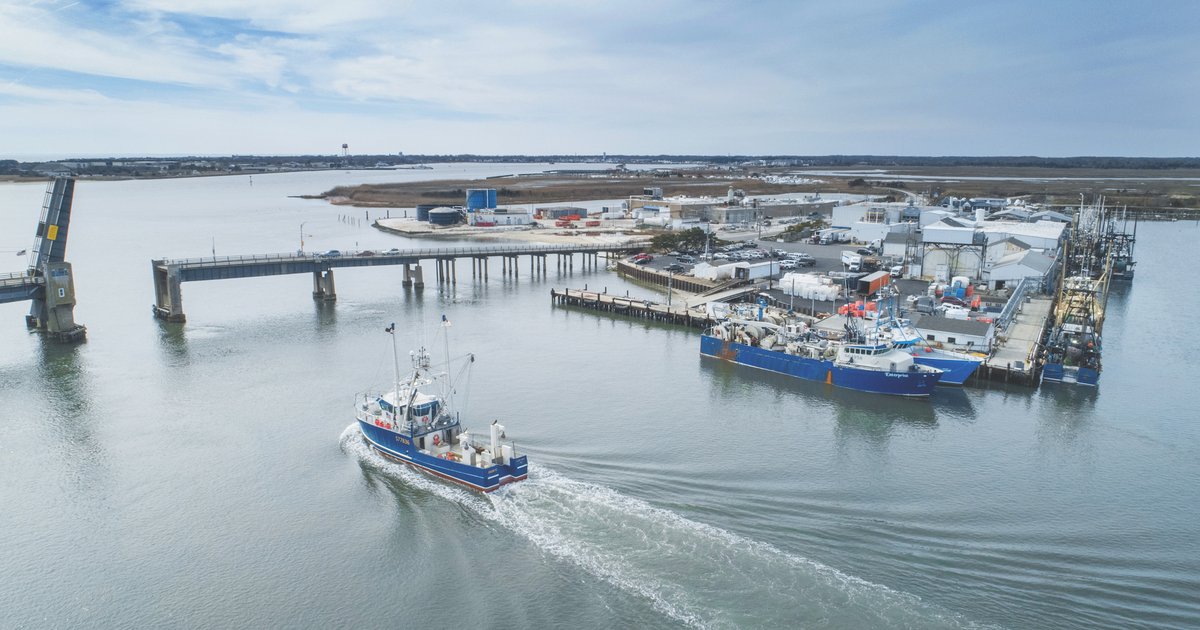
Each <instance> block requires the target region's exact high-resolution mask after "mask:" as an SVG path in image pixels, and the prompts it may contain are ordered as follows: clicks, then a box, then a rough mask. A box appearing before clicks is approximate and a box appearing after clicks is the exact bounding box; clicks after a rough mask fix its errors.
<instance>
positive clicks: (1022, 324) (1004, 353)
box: [975, 296, 1054, 387]
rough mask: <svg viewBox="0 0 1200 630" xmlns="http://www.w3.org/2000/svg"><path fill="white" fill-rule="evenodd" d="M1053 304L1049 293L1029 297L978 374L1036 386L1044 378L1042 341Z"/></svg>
mask: <svg viewBox="0 0 1200 630" xmlns="http://www.w3.org/2000/svg"><path fill="white" fill-rule="evenodd" d="M1053 304H1054V300H1053V298H1050V297H1048V296H1030V297H1028V298H1026V299H1025V301H1024V303H1022V304H1021V305H1020V306H1019V307H1018V310H1017V314H1016V317H1014V318H1013V322H1012V324H1011V325H1010V326H1009V327H1008V330H1006V331H1004V332H1003V333H1001V334H999V335H998V339H999V343H998V344H997V345H996V347H995V348H994V349H993V351H992V354H991V356H989V357H988V358H987V360H986V361H984V363H983V365H981V366H979V370H978V371H977V372H976V373H975V378H981V379H986V380H990V381H1002V382H1006V383H1015V384H1019V385H1029V386H1032V387H1036V386H1037V384H1038V381H1039V379H1040V378H1041V366H1040V365H1038V363H1037V355H1038V344H1039V343H1041V340H1042V336H1043V335H1044V334H1045V332H1046V326H1048V325H1049V322H1050V309H1051V307H1052V306H1053Z"/></svg>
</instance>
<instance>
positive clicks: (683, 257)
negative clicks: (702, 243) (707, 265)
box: [675, 254, 696, 265]
mask: <svg viewBox="0 0 1200 630" xmlns="http://www.w3.org/2000/svg"><path fill="white" fill-rule="evenodd" d="M675 260H678V261H679V262H681V263H687V264H689V265H694V264H696V258H695V256H691V255H688V254H683V255H681V256H677V257H676V258H675Z"/></svg>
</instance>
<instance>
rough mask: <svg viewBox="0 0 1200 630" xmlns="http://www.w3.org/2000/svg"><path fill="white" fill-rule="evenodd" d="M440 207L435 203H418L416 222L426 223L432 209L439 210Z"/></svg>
mask: <svg viewBox="0 0 1200 630" xmlns="http://www.w3.org/2000/svg"><path fill="white" fill-rule="evenodd" d="M440 207H441V206H439V205H438V204H436V203H419V204H417V220H418V221H428V220H429V211H430V210H433V209H434V208H440Z"/></svg>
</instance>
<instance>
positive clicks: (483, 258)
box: [150, 244, 645, 322]
mask: <svg viewBox="0 0 1200 630" xmlns="http://www.w3.org/2000/svg"><path fill="white" fill-rule="evenodd" d="M644 248H645V245H641V244H632V245H532V244H531V245H499V246H492V247H457V248H440V249H408V250H399V249H391V250H388V251H386V252H374V251H357V252H346V253H341V254H337V255H329V254H328V253H326V254H321V253H305V252H296V253H289V254H255V255H246V256H212V257H208V258H187V259H178V260H172V259H161V260H152V261H150V266H151V269H152V272H153V275H154V306H153V311H154V315H155V317H158V318H160V319H164V320H167V321H170V322H182V321H185V320H186V316H185V315H184V313H183V303H182V296H181V291H180V285H181V284H182V283H184V282H195V281H200V280H227V279H232V278H257V277H260V276H278V275H286V274H298V273H311V274H312V276H313V299H316V300H326V301H331V300H336V299H337V294H336V292H335V291H334V283H333V270H334V269H336V268H345V267H379V266H384V265H392V266H395V265H402V266H403V267H404V279H403V282H402V285H403V286H404V287H405V288H415V289H421V288H424V286H425V280H424V271H423V268H422V267H421V262H422V261H430V262H432V263H433V265H434V270H435V277H436V280H437V282H438V283H439V284H454V283H457V282H458V271H457V266H456V265H455V262H456V261H457V260H459V259H462V258H466V259H470V260H471V276H472V277H474V278H480V279H482V280H485V281H486V280H487V279H488V261H489V260H490V259H492V258H499V259H500V263H501V265H500V269H501V272H502V273H504V274H505V275H508V274H512V275H515V274H516V273H517V265H518V262H519V259H520V258H521V257H522V256H528V257H529V269H530V272H531V273H533V274H538V273H541V274H542V275H545V273H546V258H547V257H548V256H551V255H554V256H556V257H557V264H558V269H559V271H565V270H569V269H574V267H575V255H576V254H579V255H582V257H583V264H584V265H585V266H590V267H592V268H595V267H596V266H597V264H598V263H597V260H598V258H599V256H600V254H604V255H605V256H606V257H607V256H611V255H612V254H627V253H630V252H635V251H641V250H642V249H644Z"/></svg>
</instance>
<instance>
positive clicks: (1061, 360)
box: [1042, 276, 1108, 386]
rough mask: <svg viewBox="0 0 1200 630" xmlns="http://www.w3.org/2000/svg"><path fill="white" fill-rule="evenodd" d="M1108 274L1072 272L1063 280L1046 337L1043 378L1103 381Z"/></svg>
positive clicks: (1061, 380)
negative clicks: (1094, 276)
mask: <svg viewBox="0 0 1200 630" xmlns="http://www.w3.org/2000/svg"><path fill="white" fill-rule="evenodd" d="M1107 291H1108V285H1107V282H1106V276H1102V277H1101V278H1100V279H1099V280H1093V279H1091V278H1088V277H1086V276H1072V277H1070V278H1067V279H1066V280H1065V281H1064V283H1063V288H1062V291H1061V292H1060V293H1059V296H1058V304H1057V305H1056V307H1055V312H1054V326H1053V327H1052V328H1051V329H1050V333H1049V335H1048V336H1047V339H1046V347H1045V352H1046V359H1045V363H1044V364H1043V365H1042V380H1043V381H1050V382H1052V383H1074V384H1077V385H1090V386H1095V385H1098V384H1099V383H1100V369H1101V362H1100V359H1101V354H1102V346H1101V343H1100V341H1101V337H1100V330H1101V327H1102V326H1103V325H1104V307H1103V305H1102V302H1101V300H1102V299H1104V298H1105V297H1106V293H1107Z"/></svg>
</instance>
